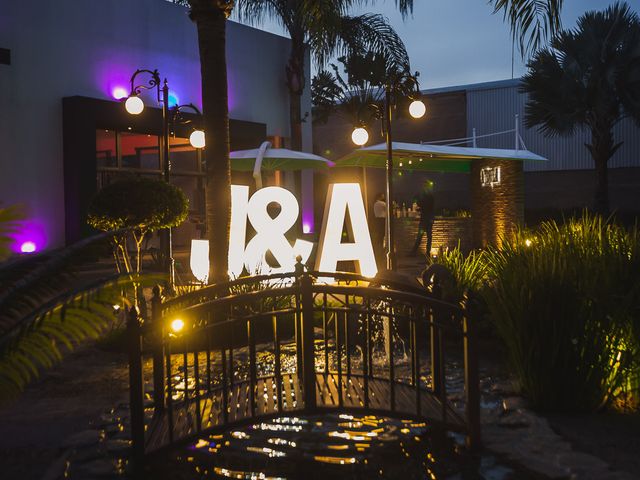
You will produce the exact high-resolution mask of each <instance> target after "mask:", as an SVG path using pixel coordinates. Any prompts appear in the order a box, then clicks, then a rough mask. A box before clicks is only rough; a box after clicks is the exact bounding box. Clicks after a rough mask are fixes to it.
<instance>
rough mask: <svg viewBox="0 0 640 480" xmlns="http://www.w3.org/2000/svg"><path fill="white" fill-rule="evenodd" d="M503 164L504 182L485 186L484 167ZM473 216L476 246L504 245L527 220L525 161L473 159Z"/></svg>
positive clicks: (500, 166) (501, 166) (501, 172)
mask: <svg viewBox="0 0 640 480" xmlns="http://www.w3.org/2000/svg"><path fill="white" fill-rule="evenodd" d="M497 167H499V168H500V183H499V184H497V185H494V186H482V182H481V170H482V169H483V168H497ZM470 181H471V218H472V221H473V243H474V246H475V247H476V248H482V247H486V246H487V245H489V244H493V245H498V246H500V245H501V239H503V238H509V237H510V236H511V234H512V233H513V232H514V230H515V228H516V227H517V226H518V225H522V224H523V223H524V173H523V166H522V162H521V161H517V160H496V159H481V160H473V161H472V162H471V175H470Z"/></svg>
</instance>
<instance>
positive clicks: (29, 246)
mask: <svg viewBox="0 0 640 480" xmlns="http://www.w3.org/2000/svg"><path fill="white" fill-rule="evenodd" d="M35 251H36V244H35V243H34V242H29V241H27V242H24V243H23V244H22V245H20V253H34V252H35Z"/></svg>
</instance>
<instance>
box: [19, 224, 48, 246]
mask: <svg viewBox="0 0 640 480" xmlns="http://www.w3.org/2000/svg"><path fill="white" fill-rule="evenodd" d="M11 237H12V238H13V244H12V245H11V250H13V251H14V252H16V253H34V252H38V251H40V250H42V249H44V248H45V247H46V246H47V234H46V233H45V229H44V226H43V225H42V224H40V223H39V222H34V221H26V222H22V223H21V224H20V230H19V231H18V232H15V233H13V234H12V235H11Z"/></svg>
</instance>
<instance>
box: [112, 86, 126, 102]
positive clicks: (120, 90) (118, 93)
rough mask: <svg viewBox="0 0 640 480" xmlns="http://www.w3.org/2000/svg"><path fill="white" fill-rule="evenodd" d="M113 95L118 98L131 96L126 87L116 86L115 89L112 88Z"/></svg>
mask: <svg viewBox="0 0 640 480" xmlns="http://www.w3.org/2000/svg"><path fill="white" fill-rule="evenodd" d="M111 96H112V97H113V98H115V99H116V100H122V99H123V98H127V97H128V96H129V93H128V92H127V89H126V88H124V87H115V88H114V89H113V90H111Z"/></svg>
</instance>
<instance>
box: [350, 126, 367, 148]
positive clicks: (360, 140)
mask: <svg viewBox="0 0 640 480" xmlns="http://www.w3.org/2000/svg"><path fill="white" fill-rule="evenodd" d="M351 141H352V142H353V143H355V144H356V145H358V146H359V147H361V146H362V145H364V144H365V143H367V142H368V141H369V132H367V130H366V129H365V128H362V127H358V128H356V129H354V130H353V132H352V133H351Z"/></svg>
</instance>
